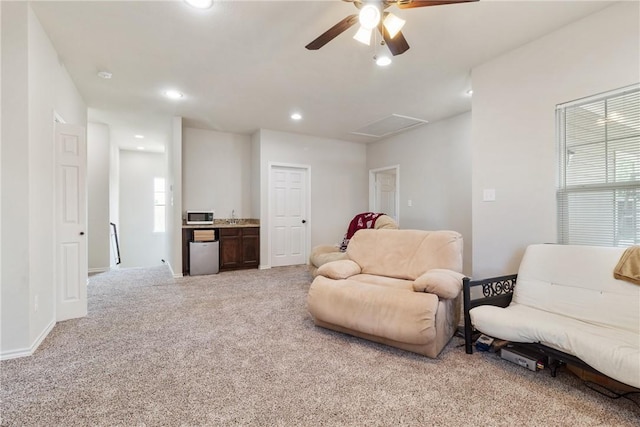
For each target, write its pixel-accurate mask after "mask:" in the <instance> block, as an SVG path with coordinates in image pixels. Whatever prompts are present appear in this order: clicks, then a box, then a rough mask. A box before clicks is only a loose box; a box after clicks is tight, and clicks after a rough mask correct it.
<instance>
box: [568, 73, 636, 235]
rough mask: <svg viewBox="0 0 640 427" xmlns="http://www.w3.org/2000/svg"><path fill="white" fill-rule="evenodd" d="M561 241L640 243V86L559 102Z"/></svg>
mask: <svg viewBox="0 0 640 427" xmlns="http://www.w3.org/2000/svg"><path fill="white" fill-rule="evenodd" d="M556 114H557V127H558V139H559V151H560V152H559V157H558V158H559V167H560V176H559V178H560V179H559V186H558V193H557V199H558V241H559V242H560V243H562V244H577V245H598V246H620V247H625V246H631V245H637V244H639V243H640V85H634V86H632V87H627V88H624V89H621V90H617V91H614V92H610V93H607V94H604V95H600V96H597V97H591V98H588V99H584V100H580V101H576V102H572V103H568V104H563V105H559V106H558V108H557V113H556Z"/></svg>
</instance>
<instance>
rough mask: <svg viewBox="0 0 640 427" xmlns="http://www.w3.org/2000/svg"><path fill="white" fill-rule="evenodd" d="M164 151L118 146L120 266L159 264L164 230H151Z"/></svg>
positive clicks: (163, 170) (163, 254)
mask: <svg viewBox="0 0 640 427" xmlns="http://www.w3.org/2000/svg"><path fill="white" fill-rule="evenodd" d="M165 171H166V163H165V157H164V154H160V153H145V152H139V151H127V150H120V227H119V229H118V234H119V239H120V256H121V259H122V263H121V264H120V266H121V267H123V268H128V267H150V266H154V265H161V264H162V261H161V260H162V259H164V258H165V254H166V252H165V239H166V237H165V236H166V234H165V232H162V233H161V232H154V231H153V227H154V186H153V180H154V178H156V177H159V178H165V176H166V173H165Z"/></svg>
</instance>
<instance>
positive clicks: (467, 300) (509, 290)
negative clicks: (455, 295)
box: [462, 274, 518, 354]
mask: <svg viewBox="0 0 640 427" xmlns="http://www.w3.org/2000/svg"><path fill="white" fill-rule="evenodd" d="M517 278H518V275H517V274H510V275H508V276H498V277H491V278H488V279H483V280H471V278H469V277H465V278H464V279H462V293H463V298H464V346H465V351H466V352H467V354H472V353H473V346H472V342H471V341H472V334H473V325H472V324H471V315H470V314H469V311H470V310H471V309H472V308H474V307H478V306H480V305H495V306H498V307H506V306H508V305H509V304H510V303H511V298H512V297H513V290H514V288H515V286H516V280H517ZM477 286H482V295H483V297H482V298H476V299H471V289H472V288H475V287H477Z"/></svg>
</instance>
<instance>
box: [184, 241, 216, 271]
mask: <svg viewBox="0 0 640 427" xmlns="http://www.w3.org/2000/svg"><path fill="white" fill-rule="evenodd" d="M219 245H220V242H219V241H217V240H216V241H214V242H189V274H190V275H191V276H198V275H201V274H216V273H217V272H218V271H219V270H220V258H219V255H218V254H219Z"/></svg>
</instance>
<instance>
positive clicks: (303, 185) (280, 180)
mask: <svg viewBox="0 0 640 427" xmlns="http://www.w3.org/2000/svg"><path fill="white" fill-rule="evenodd" d="M309 169H310V168H309V167H308V166H295V165H276V164H272V165H270V168H269V242H270V245H269V249H270V251H269V253H270V264H271V266H272V267H279V266H285V265H299V264H306V262H307V257H308V252H309V249H308V245H309V241H310V238H309V226H308V225H309V199H310V198H309V194H310V190H309V175H310V172H309Z"/></svg>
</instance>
